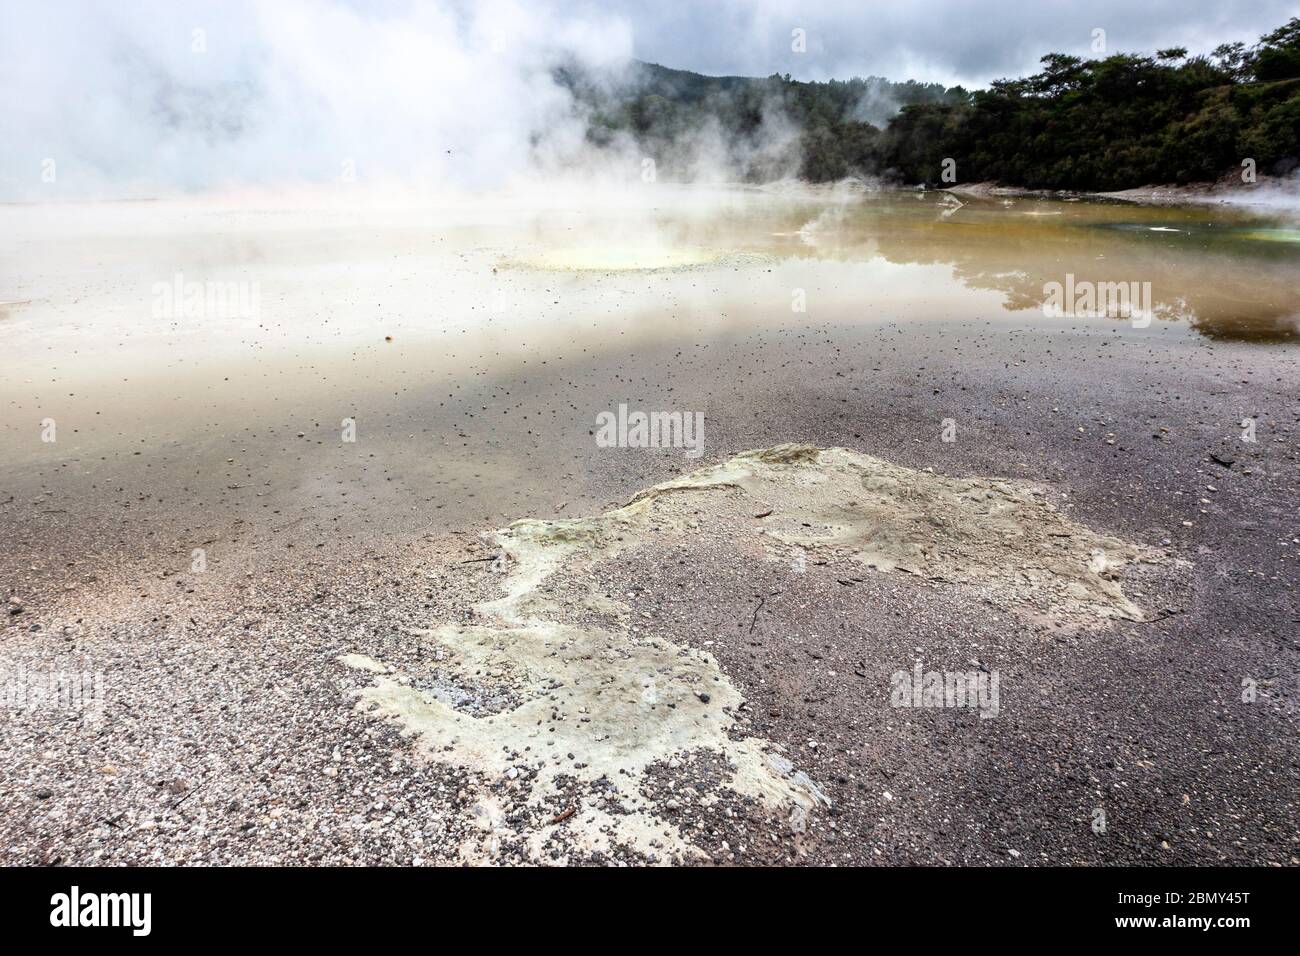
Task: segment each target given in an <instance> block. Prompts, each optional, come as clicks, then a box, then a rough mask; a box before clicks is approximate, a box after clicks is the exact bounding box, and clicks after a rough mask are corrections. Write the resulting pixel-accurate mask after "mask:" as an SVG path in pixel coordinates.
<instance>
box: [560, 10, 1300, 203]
mask: <svg viewBox="0 0 1300 956" xmlns="http://www.w3.org/2000/svg"><path fill="white" fill-rule="evenodd" d="M1041 62H1042V70H1041V71H1040V72H1038V73H1036V74H1034V75H1032V76H1027V77H1023V78H1020V79H1008V80H998V81H995V82H994V83H992V84H991V85H990V86H989V88H988V89H984V90H977V91H974V92H969V91H967V90H964V89H962V88H961V87H953V88H950V89H945V88H944V87H943V86H941V85H939V84H933V83H917V82H913V81H908V82H905V83H892V82H890V81H888V80H885V79H883V78H880V77H869V78H867V79H851V80H847V81H836V80H832V81H830V82H823V83H817V82H801V81H798V80H793V79H791V78H790V77H789V76H788V75H787V76H779V75H773V76H770V77H767V78H762V79H751V78H746V77H707V76H701V75H699V74H696V73H689V72H686V71H682V70H670V69H666V68H664V67H660V66H654V65H651V64H637V65H636V67H635V68H634V69H633V70H632V71H631V72H630V73H629V74H628V75H625V76H622V77H620V78H619V81H618V82H616V83H609V82H603V83H598V82H595V81H594V80H593V79H592V78H590V77H586V76H583V75H581V74H579V73H577V72H575V71H572V70H562V71H559V73H558V74H557V75H558V76H559V77H560V79H561V81H562V82H563V83H564V84H565V85H567V86H568V87H569V89H570V90H571V91H572V92H573V93H574V95H575V97H576V99H577V101H578V102H579V103H580V104H582V107H583V108H584V109H585V110H587V112H588V115H589V117H590V121H589V128H588V138H589V139H590V140H591V141H592V142H593V143H594V144H596V145H601V146H603V145H609V144H611V143H614V142H615V141H617V140H618V139H619V138H620V137H623V138H627V139H630V140H631V141H632V142H635V143H636V144H638V145H639V146H640V148H641V149H642V150H644V151H645V153H646V155H648V156H653V157H656V158H657V159H658V160H659V161H660V162H661V163H662V164H663V167H664V168H665V170H666V173H667V174H668V175H672V174H673V173H674V172H678V173H682V172H685V173H689V171H690V169H689V167H690V165H691V163H692V162H693V161H698V156H699V155H700V153H701V151H702V146H701V144H702V143H704V144H707V143H711V142H712V143H721V144H724V145H725V147H726V151H727V155H728V157H729V158H730V160H731V161H732V163H733V165H734V166H736V167H738V168H737V172H738V174H739V175H740V176H741V177H742V178H744V179H748V180H752V181H764V180H769V179H774V178H779V177H781V176H787V175H797V176H799V177H802V178H804V179H807V180H810V181H813V182H827V181H833V180H837V179H841V178H843V177H845V176H850V175H861V176H886V177H890V178H894V179H897V180H900V181H903V182H908V183H928V184H937V185H943V184H945V181H944V180H943V178H942V174H943V169H944V165H943V161H944V159H952V160H953V161H954V162H955V173H956V178H957V181H959V182H975V181H984V180H994V181H998V182H1001V183H1004V184H1007V185H1015V186H1026V187H1032V188H1052V189H1080V190H1107V189H1124V188H1128V187H1133V186H1140V185H1144V184H1148V183H1173V182H1177V183H1186V182H1195V181H1205V180H1212V179H1215V178H1217V177H1219V176H1220V175H1222V174H1224V173H1225V172H1228V171H1229V170H1234V169H1236V170H1239V169H1240V168H1241V163H1242V161H1243V160H1245V159H1252V160H1254V163H1255V166H1256V168H1257V170H1258V171H1259V172H1260V173H1273V174H1279V175H1282V174H1286V173H1289V172H1290V171H1292V170H1293V169H1294V168H1296V165H1297V157H1300V18H1294V19H1292V20H1291V21H1290V22H1289V23H1287V24H1285V25H1284V26H1282V27H1279V28H1278V29H1277V30H1274V31H1273V32H1271V33H1269V34H1267V35H1266V36H1264V37H1262V38H1261V39H1260V41H1259V43H1257V44H1255V45H1254V46H1250V47H1247V46H1245V45H1244V44H1240V43H1237V44H1227V45H1224V46H1221V47H1219V48H1218V49H1216V50H1215V51H1214V52H1213V53H1212V54H1210V55H1209V56H1194V57H1193V56H1188V53H1187V50H1185V49H1181V48H1171V49H1166V50H1161V51H1159V52H1157V53H1155V54H1154V55H1150V56H1148V55H1137V54H1126V53H1119V54H1115V55H1112V56H1108V57H1104V58H1100V59H1082V58H1079V57H1074V56H1066V55H1064V54H1058V53H1050V54H1047V55H1046V56H1044V57H1043V58H1042V61H1041Z"/></svg>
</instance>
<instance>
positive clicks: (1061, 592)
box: [341, 445, 1157, 860]
mask: <svg viewBox="0 0 1300 956" xmlns="http://www.w3.org/2000/svg"><path fill="white" fill-rule="evenodd" d="M756 516H761V517H756ZM705 517H707V520H708V521H709V522H710V523H711V524H710V527H711V528H713V529H714V532H715V535H716V534H723V532H726V531H727V529H731V530H739V531H742V532H744V534H745V535H748V536H750V537H752V535H753V534H754V533H755V532H756V531H757V532H760V533H761V534H762V536H763V539H764V540H766V541H767V542H768V550H769V552H770V553H772V554H774V556H775V555H779V554H781V553H782V552H794V551H804V552H809V553H821V554H823V555H825V556H828V557H841V558H848V559H851V560H855V561H859V562H861V563H863V564H866V565H869V566H871V567H874V568H876V569H878V570H880V571H890V570H905V571H908V572H910V573H912V574H916V575H922V576H925V577H928V578H931V579H937V580H943V581H949V582H953V583H954V585H955V586H963V587H974V588H977V589H978V590H979V593H981V594H983V595H985V596H987V597H989V598H990V599H993V600H995V601H997V602H999V603H1001V604H1003V605H1005V606H1007V607H1010V608H1012V609H1016V610H1022V611H1023V612H1024V613H1026V614H1028V615H1030V616H1036V617H1040V618H1041V617H1043V616H1046V617H1051V618H1056V619H1062V618H1068V619H1071V620H1079V619H1090V620H1093V621H1102V620H1104V619H1106V618H1127V619H1130V620H1139V619H1141V617H1142V612H1141V610H1140V609H1139V608H1138V607H1137V606H1136V605H1134V604H1133V603H1132V602H1131V601H1130V600H1129V599H1128V598H1127V597H1125V595H1124V593H1123V591H1122V590H1121V588H1120V584H1119V573H1120V571H1121V570H1122V569H1123V568H1124V567H1125V566H1126V565H1127V564H1130V563H1132V562H1135V561H1138V560H1143V559H1146V560H1154V559H1155V558H1156V557H1157V556H1156V555H1155V553H1154V552H1148V551H1146V550H1144V549H1142V548H1140V547H1138V546H1136V545H1131V544H1127V543H1125V542H1123V541H1120V540H1118V539H1116V538H1113V537H1108V536H1105V535H1099V534H1096V533H1094V532H1092V531H1090V530H1089V529H1087V528H1085V527H1082V526H1081V525H1078V524H1075V523H1073V522H1071V521H1070V520H1068V519H1067V518H1066V517H1065V516H1064V515H1062V514H1061V513H1060V512H1059V511H1058V510H1057V509H1056V508H1054V507H1053V506H1052V505H1051V504H1050V503H1049V502H1048V500H1047V499H1046V496H1045V493H1044V492H1043V491H1041V490H1040V489H1036V488H1034V487H1031V486H1029V485H1025V484H1022V483H1017V482H1010V481H999V480H996V479H985V478H950V477H944V476H941V475H935V474H932V473H930V472H928V471H916V470H913V469H909V468H903V467H900V466H897V465H893V464H890V463H889V462H885V461H882V460H880V459H878V458H872V457H869V456H867V455H862V454H859V453H857V452H853V451H849V450H847V449H843V448H831V449H824V450H823V449H818V448H814V447H810V446H803V445H781V446H777V447H776V448H769V449H763V450H758V451H751V452H746V453H744V454H741V455H737V456H736V457H734V458H732V459H730V460H728V461H726V462H723V463H721V464H718V465H714V466H711V467H707V468H703V469H700V470H699V471H696V472H693V473H691V474H689V475H685V476H683V477H680V478H676V479H673V480H671V481H666V482H663V483H662V484H658V485H655V486H654V487H652V488H649V489H646V490H645V491H643V492H641V493H640V494H638V495H636V496H635V497H634V498H633V499H632V500H631V501H630V502H629V503H628V504H627V505H625V506H623V507H621V508H617V509H614V510H612V511H608V512H605V513H604V514H600V515H596V516H593V517H589V518H574V519H564V520H558V521H537V520H524V521H517V522H515V523H514V524H512V525H510V526H509V527H508V528H505V529H504V530H501V531H497V532H494V533H493V534H491V535H489V536H488V537H489V539H490V540H491V541H492V542H494V543H495V544H496V545H497V546H499V547H500V548H501V550H502V553H503V558H502V560H501V564H502V567H503V569H505V570H506V571H507V574H506V575H505V576H504V577H503V578H502V579H501V586H500V589H499V590H500V596H499V597H496V598H494V599H493V600H490V601H484V602H480V603H479V604H477V605H475V612H476V622H475V623H453V624H443V625H441V626H437V627H434V628H432V629H429V630H427V631H422V632H418V633H419V635H420V636H421V637H423V638H425V639H427V640H430V641H432V642H434V643H436V644H437V646H438V647H439V648H441V649H443V651H445V656H444V657H442V659H441V663H440V667H441V668H442V669H443V670H444V671H449V672H450V673H451V674H452V675H453V676H454V677H455V678H456V680H457V681H458V682H459V683H462V684H465V685H473V686H476V687H479V688H483V689H485V692H487V691H490V692H491V694H492V695H493V699H494V700H500V701H504V702H505V704H504V706H502V707H500V708H498V709H495V710H491V711H483V710H479V711H475V710H474V709H473V708H469V707H466V706H464V705H463V704H458V702H457V700H456V699H455V698H454V697H452V696H449V695H448V694H446V693H442V692H439V691H438V689H437V688H431V687H428V686H421V681H420V680H419V679H418V677H419V675H411V674H403V673H390V672H389V671H390V669H389V668H387V667H385V666H384V665H383V664H381V663H380V662H377V661H373V660H371V659H370V658H367V657H364V656H362V655H358V654H353V655H347V656H345V657H344V658H341V660H342V661H343V662H344V663H345V664H347V665H348V666H350V667H354V668H358V669H361V670H364V671H367V672H370V673H374V674H379V675H383V676H380V677H379V678H378V679H377V680H376V681H375V682H374V683H373V684H372V685H371V686H369V687H366V688H363V689H362V690H360V691H359V692H358V693H359V696H360V704H359V706H362V707H364V708H366V709H369V710H372V711H374V712H376V713H378V714H379V715H382V716H385V717H388V718H390V719H393V720H396V721H398V722H399V723H400V724H401V725H402V726H403V727H404V728H405V730H406V731H407V732H408V733H409V734H411V735H412V736H413V737H414V738H415V739H416V741H417V745H418V746H419V747H420V748H421V749H422V750H424V751H425V752H426V753H428V754H429V755H430V756H431V757H433V758H434V759H437V760H441V761H447V762H450V763H452V764H454V765H456V766H459V767H463V768H465V769H468V770H471V771H475V772H477V773H479V774H482V775H485V776H487V777H489V778H498V777H500V776H501V775H505V776H506V777H507V778H509V779H510V780H511V781H513V782H515V784H516V785H517V786H523V787H525V788H526V793H527V800H528V802H529V803H531V804H533V805H538V804H541V803H544V802H547V801H549V800H550V799H551V798H553V797H554V796H555V794H556V793H557V792H558V788H557V784H558V781H559V780H560V778H562V777H564V778H572V779H576V780H578V781H587V782H592V783H594V782H597V781H599V782H601V783H602V785H603V786H605V787H606V788H612V789H613V791H615V792H616V794H617V799H618V801H619V803H620V805H621V810H622V812H618V813H611V812H609V809H608V807H602V806H598V805H597V803H596V802H595V801H594V800H586V801H580V805H576V806H574V807H572V813H569V814H568V815H567V816H565V817H564V819H563V820H554V821H552V822H551V823H550V824H548V825H547V826H545V827H543V828H542V830H540V831H537V832H534V833H533V834H532V836H531V838H530V840H529V843H528V845H529V847H530V850H531V852H533V853H534V854H535V855H536V856H538V857H540V856H541V855H542V852H543V847H544V846H545V844H546V841H547V839H548V838H549V836H550V835H551V834H552V833H553V832H554V831H555V830H556V829H557V828H560V827H563V828H565V830H566V833H567V835H568V843H567V845H568V846H570V847H573V846H576V847H578V848H580V849H581V848H585V849H588V850H600V849H608V848H610V847H611V846H613V845H615V844H618V845H623V846H628V847H632V848H635V849H637V850H639V851H641V852H643V853H645V854H647V855H648V856H653V857H656V858H658V859H661V860H666V859H669V858H683V857H687V856H691V855H694V854H695V853H696V852H697V851H696V850H695V848H694V847H692V846H691V844H690V843H689V841H688V840H687V839H686V838H685V837H684V836H683V834H682V833H681V832H680V830H679V829H678V828H677V827H676V826H675V825H673V824H672V823H671V822H669V821H668V820H667V819H666V818H665V816H664V815H663V813H662V812H661V808H659V807H658V806H657V805H656V804H655V803H654V802H653V801H651V800H650V799H648V798H647V797H646V795H645V793H644V792H643V788H642V783H643V782H644V780H645V775H646V772H647V770H648V769H649V768H650V767H652V766H653V765H656V764H660V763H665V762H668V761H670V760H674V759H676V758H678V757H684V756H687V755H690V754H692V753H701V752H702V753H705V754H712V755H714V756H715V757H720V758H721V759H722V761H723V763H724V765H725V766H726V767H728V768H729V774H728V775H727V776H726V778H725V779H722V780H719V781H717V782H718V784H719V785H720V786H722V787H724V788H726V789H729V790H731V791H734V792H735V793H738V794H741V795H743V796H747V797H751V798H753V799H755V800H757V801H758V802H760V803H761V804H762V805H764V806H765V807H767V808H768V809H769V810H770V811H772V812H773V814H774V816H780V817H787V818H789V819H790V820H792V821H797V822H798V824H799V825H800V826H803V825H806V821H807V818H808V814H809V813H810V812H814V811H815V810H816V808H817V806H818V805H819V804H825V803H829V800H827V798H826V797H825V795H824V794H823V793H822V792H821V790H820V789H819V788H818V786H817V784H816V783H815V782H813V781H812V780H811V779H810V778H809V777H808V776H807V775H806V774H804V773H802V772H800V771H799V770H797V769H796V768H795V767H794V765H793V764H792V763H791V762H790V761H789V760H788V759H786V758H785V757H784V756H783V755H781V754H780V753H779V752H777V748H775V747H774V746H773V745H772V744H770V743H768V742H766V741H763V740H759V739H756V738H750V737H738V736H737V735H736V734H735V727H736V720H735V716H734V715H735V714H736V713H737V712H738V710H739V708H740V706H741V705H742V703H743V698H742V696H741V694H740V692H739V690H738V689H737V688H736V687H735V685H734V684H732V683H731V681H730V680H729V679H728V678H727V676H726V675H725V674H724V673H723V672H722V670H721V668H720V667H719V665H718V661H717V660H716V659H715V658H714V657H713V655H711V654H709V653H707V652H705V651H702V650H697V649H693V648H689V647H685V646H682V645H679V644H676V643H674V642H672V641H669V640H665V639H662V638H655V637H651V636H647V635H645V634H643V633H641V632H640V631H639V629H638V628H637V627H635V626H633V624H632V623H631V622H630V620H629V619H630V614H629V611H630V609H629V608H628V607H626V605H623V604H621V602H618V601H616V600H613V599H611V598H610V597H608V596H606V595H605V594H604V593H603V590H602V588H601V587H600V586H599V573H600V563H601V562H602V561H605V560H607V559H608V558H610V557H611V556H613V555H616V554H619V553H621V552H624V551H626V550H629V549H632V548H637V547H642V546H645V545H647V544H648V543H651V542H653V541H657V540H662V539H663V538H664V537H665V535H670V534H672V535H676V539H677V540H678V542H679V543H680V542H686V543H687V544H689V543H691V542H693V541H699V540H700V535H699V534H696V533H695V532H697V531H698V529H699V528H700V527H701V523H702V521H703V520H704V518H705ZM756 524H757V525H758V527H755V525H756ZM683 532H687V533H683ZM561 571H564V572H566V574H565V575H564V577H565V581H566V583H565V586H563V587H560V588H558V589H556V590H555V592H554V593H551V592H549V591H548V590H547V588H546V587H545V586H546V585H548V584H549V583H550V582H551V581H552V579H554V578H556V577H558V576H559V572H561ZM581 571H586V572H587V574H586V575H585V576H584V575H582V574H576V575H575V574H571V573H568V572H581ZM583 580H585V581H586V586H585V588H584V586H583V585H582V581H583ZM575 581H576V582H578V583H576V584H575ZM611 613H612V616H613V617H614V618H615V619H616V621H615V623H614V624H612V625H608V626H599V627H597V626H593V625H591V624H590V623H586V622H588V621H589V620H590V619H591V618H592V616H593V614H594V615H596V616H598V617H599V616H601V615H603V616H604V617H609V616H611ZM602 620H603V618H602ZM487 829H488V830H489V831H490V830H492V829H493V828H491V827H489V828H487ZM495 839H496V838H495V837H493V838H492V841H489V842H488V843H483V842H481V841H480V842H479V843H477V844H476V845H475V847H473V848H472V849H471V850H467V854H468V857H472V858H474V859H483V858H485V855H486V858H489V859H490V857H491V853H492V851H491V847H493V846H496V843H495V842H494V841H495ZM468 857H467V858H468Z"/></svg>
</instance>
